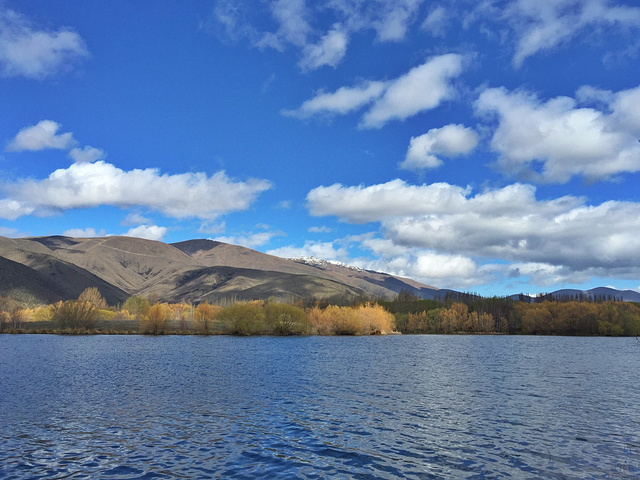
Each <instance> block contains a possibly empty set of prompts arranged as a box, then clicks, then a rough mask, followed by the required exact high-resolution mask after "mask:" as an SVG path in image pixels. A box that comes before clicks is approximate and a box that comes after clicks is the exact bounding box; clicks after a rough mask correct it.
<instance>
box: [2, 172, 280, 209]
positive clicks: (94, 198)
mask: <svg viewBox="0 0 640 480" xmlns="http://www.w3.org/2000/svg"><path fill="white" fill-rule="evenodd" d="M270 187H271V184H270V183H269V182H268V181H266V180H258V179H249V180H247V181H233V180H232V179H230V178H229V177H228V176H227V175H226V174H225V173H224V172H218V173H216V174H214V175H212V176H208V175H207V174H205V173H182V174H176V175H168V174H161V173H160V172H159V171H158V170H157V169H152V168H149V169H144V170H142V169H135V170H130V171H125V170H122V169H120V168H117V167H115V166H114V165H111V164H109V163H106V162H104V161H102V160H99V161H96V162H94V163H74V164H72V165H71V166H70V167H69V168H66V169H59V170H56V171H54V172H53V173H51V175H49V177H48V178H45V179H43V180H33V179H21V180H18V181H15V182H5V183H4V184H1V185H0V191H2V192H3V193H4V195H5V197H6V198H4V199H1V200H0V206H2V207H5V208H0V218H7V219H15V218H18V217H20V216H23V215H29V214H38V215H47V214H51V213H54V212H58V211H63V210H67V209H75V208H90V207H96V206H99V205H111V206H116V207H121V208H129V207H134V208H135V207H142V208H148V209H150V210H155V211H158V212H161V213H163V214H164V215H166V216H169V217H173V218H186V217H196V218H200V219H205V220H207V219H214V218H216V217H218V216H219V215H223V214H225V213H229V212H233V211H240V210H246V209H247V208H249V206H250V205H251V204H252V203H253V202H254V201H255V199H256V198H257V196H258V195H259V194H260V193H262V192H263V191H265V190H268V189H269V188H270Z"/></svg>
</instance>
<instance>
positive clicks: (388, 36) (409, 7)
mask: <svg viewBox="0 0 640 480" xmlns="http://www.w3.org/2000/svg"><path fill="white" fill-rule="evenodd" d="M378 3H379V8H381V12H380V16H379V17H378V18H374V19H373V25H374V28H375V30H376V31H377V33H378V39H379V40H381V41H383V42H385V41H393V42H398V41H401V40H403V39H404V37H405V35H406V34H407V30H408V28H409V25H411V24H412V23H413V20H414V18H415V14H416V13H417V11H418V7H419V6H420V4H421V3H422V0H399V1H397V0H396V1H383V2H378Z"/></svg>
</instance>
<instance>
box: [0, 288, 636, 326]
mask: <svg viewBox="0 0 640 480" xmlns="http://www.w3.org/2000/svg"><path fill="white" fill-rule="evenodd" d="M152 300H153V301H149V299H147V298H143V297H140V296H132V297H130V298H128V299H127V300H126V301H125V302H124V303H123V304H122V305H121V306H119V307H109V306H108V305H107V303H106V302H105V300H104V298H103V297H102V295H101V294H100V292H99V291H98V289H97V288H89V289H86V290H85V291H84V292H82V294H81V295H80V296H79V298H78V299H77V300H68V301H66V302H57V303H55V304H53V305H48V306H39V307H34V308H21V307H20V305H19V304H18V303H17V302H16V301H14V300H12V299H10V298H7V297H0V332H8V333H21V332H42V333H119V334H120V333H142V334H148V335H162V334H199V335H212V334H231V335H309V334H311V335H376V334H389V333H431V334H439V333H445V334H454V333H474V334H478V333H510V334H542V335H610V336H620V335H624V336H638V335H640V304H634V303H629V302H616V301H600V302H595V301H565V302H559V301H548V300H544V301H542V300H541V301H539V302H534V303H526V302H516V301H513V300H510V299H498V298H493V299H484V298H480V297H469V298H468V299H467V300H468V301H466V302H465V301H453V300H452V299H448V300H446V301H445V302H439V301H435V300H421V299H419V298H416V297H412V296H407V295H399V296H398V298H397V299H396V300H395V301H392V302H382V301H380V302H369V303H361V304H356V305H347V306H338V305H327V304H326V302H323V303H316V304H314V305H313V306H311V307H307V308H304V304H303V303H302V302H301V303H299V304H297V305H293V304H286V303H278V302H275V301H269V300H267V301H263V300H259V301H251V302H241V301H239V302H235V303H231V304H226V305H224V306H221V305H213V304H210V303H208V302H203V303H200V304H198V305H191V304H188V303H173V304H169V303H162V302H159V301H157V300H156V299H152Z"/></svg>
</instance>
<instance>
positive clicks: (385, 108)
mask: <svg viewBox="0 0 640 480" xmlns="http://www.w3.org/2000/svg"><path fill="white" fill-rule="evenodd" d="M462 68H463V57H462V56H461V55H458V54H446V55H440V56H437V57H432V58H430V59H429V60H427V61H426V62H425V63H423V64H422V65H420V66H418V67H415V68H413V69H411V70H410V71H409V72H407V73H406V74H404V75H402V76H400V77H398V78H396V79H394V80H390V81H367V82H363V83H361V84H359V85H356V86H354V87H341V88H339V89H338V90H336V91H335V92H333V93H326V92H320V93H318V94H317V95H316V96H314V97H313V98H311V99H309V100H306V101H305V102H304V103H303V104H302V105H301V106H300V107H299V108H298V109H296V110H285V111H283V114H285V115H289V116H297V117H302V118H308V117H311V116H313V115H317V114H334V115H337V114H340V115H344V114H347V113H351V112H353V111H356V110H359V109H361V108H363V107H365V106H367V105H370V108H369V110H368V111H366V112H365V113H364V115H363V117H362V120H361V122H360V127H361V128H381V127H382V126H384V125H385V124H386V123H387V122H389V121H391V120H404V119H406V118H409V117H411V116H413V115H416V114H418V113H420V112H422V111H425V110H430V109H433V108H436V107H437V106H438V105H440V104H441V103H442V102H443V101H445V100H448V99H451V98H452V97H453V95H454V93H455V90H454V88H453V86H452V85H451V82H452V80H453V79H454V78H455V77H457V76H459V75H460V74H461V73H462Z"/></svg>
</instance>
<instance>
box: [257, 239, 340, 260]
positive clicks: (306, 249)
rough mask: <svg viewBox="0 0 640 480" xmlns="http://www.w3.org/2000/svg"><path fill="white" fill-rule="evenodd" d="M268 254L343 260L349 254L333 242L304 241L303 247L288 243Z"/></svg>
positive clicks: (283, 256)
mask: <svg viewBox="0 0 640 480" xmlns="http://www.w3.org/2000/svg"><path fill="white" fill-rule="evenodd" d="M267 253H268V254H269V255H275V256H276V257H281V258H309V257H315V258H321V259H323V260H337V261H344V260H346V259H347V258H348V256H349V254H348V252H347V250H346V249H345V248H344V247H339V248H336V247H335V245H334V243H333V242H312V241H306V242H305V244H304V246H303V247H294V246H293V245H289V246H286V247H280V248H277V249H275V250H269V251H267Z"/></svg>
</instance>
